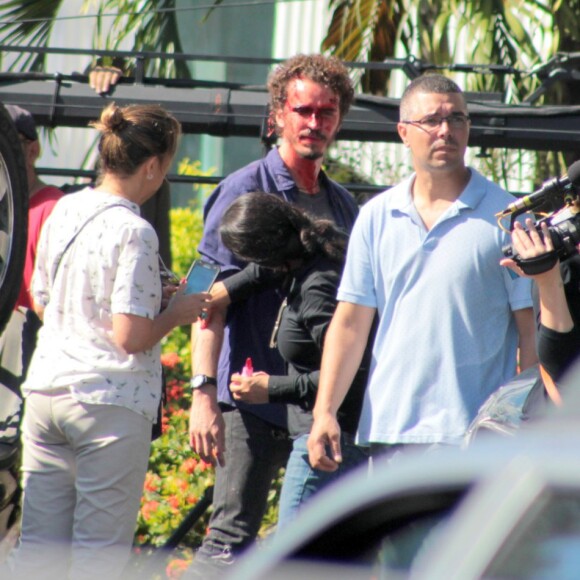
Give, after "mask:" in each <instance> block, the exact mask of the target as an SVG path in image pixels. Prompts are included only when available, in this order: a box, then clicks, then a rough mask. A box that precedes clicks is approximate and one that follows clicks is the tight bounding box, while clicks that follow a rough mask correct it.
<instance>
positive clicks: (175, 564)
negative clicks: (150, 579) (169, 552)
mask: <svg viewBox="0 0 580 580" xmlns="http://www.w3.org/2000/svg"><path fill="white" fill-rule="evenodd" d="M189 564H190V562H188V561H187V560H179V559H175V560H171V562H169V564H167V568H166V569H165V574H166V575H167V578H170V579H171V580H174V579H175V580H177V579H178V578H181V576H182V575H183V573H184V572H185V571H186V570H187V569H188V568H189Z"/></svg>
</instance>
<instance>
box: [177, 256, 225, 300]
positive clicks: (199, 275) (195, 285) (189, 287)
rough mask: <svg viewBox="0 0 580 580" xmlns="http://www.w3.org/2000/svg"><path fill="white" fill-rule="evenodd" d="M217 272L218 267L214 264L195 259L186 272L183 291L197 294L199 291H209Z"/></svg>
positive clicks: (218, 271)
mask: <svg viewBox="0 0 580 580" xmlns="http://www.w3.org/2000/svg"><path fill="white" fill-rule="evenodd" d="M219 273H220V267H219V266H217V265H216V264H210V263H209V262H204V261H203V260H195V262H193V264H192V265H191V268H190V269H189V272H188V273H187V276H186V280H187V283H186V286H185V290H184V292H183V293H184V294H198V293H199V292H209V289H210V288H211V287H212V284H213V283H214V282H215V279H216V278H217V275H218V274H219Z"/></svg>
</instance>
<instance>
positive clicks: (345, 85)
mask: <svg viewBox="0 0 580 580" xmlns="http://www.w3.org/2000/svg"><path fill="white" fill-rule="evenodd" d="M297 78H306V79H309V80H311V81H313V82H315V83H318V84H321V85H324V86H325V87H328V88H329V89H330V90H332V91H333V92H335V93H336V94H337V95H338V98H339V111H340V118H341V119H343V118H344V116H345V115H346V114H347V113H348V111H349V109H350V106H351V105H352V102H353V101H354V86H353V84H352V80H351V79H350V77H349V75H348V69H347V68H346V67H345V66H344V64H343V63H342V62H341V61H340V60H339V59H338V58H336V57H334V56H324V55H322V54H298V55H296V56H293V57H292V58H289V59H288V60H286V61H284V62H283V63H281V64H279V65H278V66H277V67H276V68H275V69H274V71H273V72H272V73H271V74H270V77H269V78H268V91H269V92H270V108H271V110H272V112H274V113H275V112H276V111H279V110H280V109H282V108H283V107H284V104H285V103H286V100H287V99H288V83H289V82H290V81H291V80H293V79H297Z"/></svg>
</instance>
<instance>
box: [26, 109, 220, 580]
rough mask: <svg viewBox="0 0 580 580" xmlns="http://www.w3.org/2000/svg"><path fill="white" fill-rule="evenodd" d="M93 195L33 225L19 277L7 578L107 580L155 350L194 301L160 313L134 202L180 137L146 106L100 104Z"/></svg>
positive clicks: (127, 514) (169, 119) (157, 377)
mask: <svg viewBox="0 0 580 580" xmlns="http://www.w3.org/2000/svg"><path fill="white" fill-rule="evenodd" d="M93 126H94V127H95V128H96V129H97V130H98V131H99V132H100V140H99V145H98V149H99V154H100V175H99V180H98V182H97V185H96V187H95V188H91V187H87V188H86V189H84V190H82V191H80V192H78V193H73V194H70V195H67V196H65V197H64V198H63V199H62V200H61V201H60V202H59V203H58V204H57V205H56V207H55V209H54V211H53V213H52V214H51V216H50V218H49V219H48V220H47V222H46V223H45V225H44V228H43V230H42V235H41V239H40V243H39V248H38V254H37V261H36V267H35V272H34V277H33V282H32V294H33V297H34V301H35V311H36V312H37V313H38V314H39V316H40V317H41V318H43V321H44V325H43V327H42V329H41V331H40V335H39V340H38V346H37V348H36V351H35V353H34V356H33V358H32V362H31V365H30V369H29V372H28V377H27V379H26V382H25V384H24V386H23V393H24V396H25V398H26V404H25V413H24V418H23V425H22V435H23V437H22V438H23V459H22V473H23V489H24V502H23V515H22V532H21V543H20V547H19V549H18V551H17V553H16V558H15V568H16V569H15V572H16V575H17V577H19V578H35V579H39V578H51V579H55V578H59V579H61V578H63V579H64V578H75V579H77V578H79V579H80V578H107V580H111V579H113V578H118V577H121V576H122V574H123V567H124V565H125V564H126V562H127V560H128V558H129V555H130V548H131V545H132V542H133V536H134V530H135V522H136V519H137V514H138V511H139V506H140V499H141V494H142V490H143V483H144V479H145V473H146V470H147V463H148V458H149V450H150V442H151V427H152V423H153V422H154V421H155V419H156V417H157V409H158V405H159V400H160V396H161V364H160V347H159V341H160V340H161V338H163V337H164V336H165V335H166V334H167V333H168V332H169V331H170V330H171V329H172V328H174V327H175V326H178V325H184V324H191V323H193V322H194V321H195V320H196V319H197V318H198V317H199V315H200V314H201V312H202V309H203V308H205V306H207V303H206V301H207V300H209V298H210V297H209V295H208V294H196V295H185V294H183V289H182V288H179V289H177V291H176V292H175V294H174V295H173V296H172V297H171V299H170V300H169V302H168V304H167V305H166V307H165V309H164V310H161V301H162V285H161V279H160V271H159V258H158V240H157V236H156V234H155V231H154V230H153V228H152V226H151V225H150V224H149V223H148V222H146V221H145V220H144V219H142V218H141V217H140V216H139V205H140V204H142V203H143V202H144V201H146V200H147V199H149V198H150V197H151V196H152V195H153V194H154V193H155V192H156V191H157V190H158V189H159V187H160V185H161V184H162V182H163V180H164V179H165V175H166V173H167V170H168V168H169V166H170V164H171V161H172V159H173V156H174V154H175V151H176V148H177V144H178V140H179V137H180V125H179V123H178V121H177V120H176V119H175V118H174V117H173V116H172V115H170V114H169V113H168V112H167V111H165V110H164V109H163V108H162V107H160V106H156V105H132V106H127V107H118V106H116V105H115V104H112V105H110V106H108V107H107V108H106V109H105V110H104V111H103V112H102V114H101V117H100V120H99V121H97V122H95V123H93Z"/></svg>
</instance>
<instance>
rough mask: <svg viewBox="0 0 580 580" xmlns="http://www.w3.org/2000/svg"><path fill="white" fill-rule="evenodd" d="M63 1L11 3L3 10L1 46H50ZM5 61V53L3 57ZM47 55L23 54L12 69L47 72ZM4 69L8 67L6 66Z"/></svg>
mask: <svg viewBox="0 0 580 580" xmlns="http://www.w3.org/2000/svg"><path fill="white" fill-rule="evenodd" d="M61 4H62V0H28V1H27V2H23V1H18V0H8V1H5V2H2V7H0V23H1V24H0V44H7V45H10V44H14V45H26V46H47V44H48V41H49V39H50V35H51V33H52V27H53V24H54V19H55V17H56V15H57V13H58V10H59V9H60V6H61ZM0 58H1V54H0ZM45 62H46V55H43V54H33V53H29V54H26V53H21V54H19V55H18V56H17V57H16V58H15V59H14V61H13V62H12V64H11V66H10V68H9V69H8V70H30V71H35V72H42V71H44V66H45ZM3 70H4V67H3Z"/></svg>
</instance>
